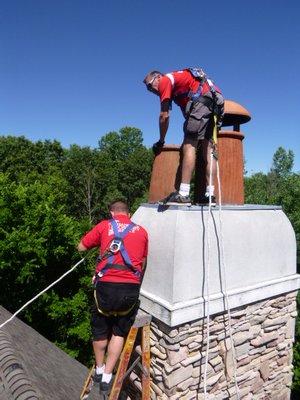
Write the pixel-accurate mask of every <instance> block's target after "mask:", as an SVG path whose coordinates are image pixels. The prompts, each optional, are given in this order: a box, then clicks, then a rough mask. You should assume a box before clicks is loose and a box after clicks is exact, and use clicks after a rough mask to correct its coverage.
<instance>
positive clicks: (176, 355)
mask: <svg viewBox="0 0 300 400" xmlns="http://www.w3.org/2000/svg"><path fill="white" fill-rule="evenodd" d="M188 354H189V353H188V349H187V347H180V348H179V349H178V350H177V351H173V350H171V349H170V350H169V349H167V356H168V362H169V364H170V365H172V366H173V365H176V364H178V363H180V362H181V361H183V360H185V359H186V358H187V357H188Z"/></svg>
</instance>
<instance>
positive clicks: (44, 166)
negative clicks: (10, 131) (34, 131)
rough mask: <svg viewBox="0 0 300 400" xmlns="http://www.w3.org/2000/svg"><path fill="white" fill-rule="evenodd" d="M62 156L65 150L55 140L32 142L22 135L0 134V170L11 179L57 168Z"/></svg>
mask: <svg viewBox="0 0 300 400" xmlns="http://www.w3.org/2000/svg"><path fill="white" fill-rule="evenodd" d="M64 157H65V151H64V150H63V148H62V147H61V145H60V143H59V142H58V141H56V140H54V141H50V140H45V141H38V142H36V143H33V142H31V141H30V140H28V139H26V138H25V137H24V136H19V137H15V136H0V171H1V172H6V173H8V174H9V176H10V178H11V179H18V178H19V176H20V174H23V175H27V174H29V173H30V172H36V173H38V174H42V173H45V172H47V171H50V170H53V169H56V168H59V167H60V166H61V165H62V164H61V163H62V161H63V160H64Z"/></svg>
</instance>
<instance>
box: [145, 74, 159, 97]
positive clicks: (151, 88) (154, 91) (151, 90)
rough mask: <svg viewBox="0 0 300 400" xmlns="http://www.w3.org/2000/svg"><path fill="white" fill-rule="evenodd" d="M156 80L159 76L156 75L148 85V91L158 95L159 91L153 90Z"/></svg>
mask: <svg viewBox="0 0 300 400" xmlns="http://www.w3.org/2000/svg"><path fill="white" fill-rule="evenodd" d="M156 78H158V75H155V76H154V77H153V78H152V79H151V81H149V82H148V83H147V84H146V87H147V90H149V92H153V93H157V90H155V89H153V87H152V83H153V82H154V81H155V79H156Z"/></svg>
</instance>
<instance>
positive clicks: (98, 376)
mask: <svg viewBox="0 0 300 400" xmlns="http://www.w3.org/2000/svg"><path fill="white" fill-rule="evenodd" d="M93 381H94V382H95V383H100V382H101V381H102V374H97V372H96V371H95V374H94V376H93Z"/></svg>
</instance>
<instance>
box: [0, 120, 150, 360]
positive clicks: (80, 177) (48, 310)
mask: <svg viewBox="0 0 300 400" xmlns="http://www.w3.org/2000/svg"><path fill="white" fill-rule="evenodd" d="M151 163H152V154H151V152H150V150H148V149H146V148H145V147H144V146H143V139H142V133H141V131H140V130H139V129H137V128H131V127H125V128H122V129H121V130H120V131H119V132H110V133H108V134H107V135H105V136H103V137H102V138H101V140H100V141H99V147H98V148H96V149H91V148H90V147H80V146H78V145H72V146H71V147H70V148H69V149H63V148H62V147H61V145H60V143H59V142H57V141H53V142H51V141H44V142H42V141H38V142H36V143H33V142H31V141H29V140H28V139H26V138H25V137H23V136H21V137H13V136H6V137H4V136H2V137H0V277H1V291H0V302H1V305H3V306H4V307H6V308H7V309H8V310H10V311H11V312H15V311H16V310H17V309H19V308H20V307H21V306H22V305H23V304H25V303H26V302H27V301H28V300H29V299H31V298H33V297H34V296H35V295H36V294H37V293H39V292H40V291H41V290H43V289H44V288H45V287H47V286H48V285H49V284H50V283H52V282H53V281H55V280H56V279H58V277H59V276H61V275H62V274H63V273H64V272H66V271H67V270H69V269H70V267H71V266H72V265H74V264H75V263H76V262H77V261H78V260H80V258H81V255H79V254H78V252H77V251H76V247H75V246H76V244H77V242H78V241H79V239H80V237H81V236H82V235H83V233H84V232H85V231H87V230H88V229H90V227H91V225H92V224H94V223H96V222H97V221H98V220H99V219H102V218H103V217H106V216H107V211H108V210H107V204H108V202H109V201H111V200H112V199H113V198H114V197H123V198H125V199H127V200H128V202H129V205H130V207H131V211H135V209H136V208H137V207H138V205H139V204H140V203H141V202H142V201H143V200H145V198H146V195H147V189H148V186H149V179H150V171H151ZM95 258H96V252H89V254H88V255H87V256H86V259H85V262H84V264H81V265H80V266H79V267H78V269H76V270H75V271H74V272H72V274H70V275H68V276H67V277H66V278H65V279H64V280H63V281H61V282H59V283H58V284H57V285H56V286H55V287H54V288H53V289H51V290H50V291H48V292H47V293H46V294H44V295H42V296H41V297H39V298H38V299H37V300H36V301H35V302H34V303H32V304H31V305H30V307H28V308H27V309H26V310H24V312H23V313H22V318H24V319H25V320H26V321H28V322H30V324H31V325H32V326H33V327H34V328H35V329H37V330H38V331H39V332H40V333H41V334H43V335H44V336H46V337H47V338H48V339H50V340H51V341H53V342H55V343H56V344H57V345H58V346H60V347H61V348H62V349H63V350H65V351H67V352H68V353H69V354H71V355H72V356H74V357H76V358H78V359H79V360H80V361H82V362H86V363H88V362H89V358H90V357H91V354H92V351H91V346H90V328H89V318H90V317H89V310H90V305H91V301H92V287H91V277H92V274H93V272H94V264H95Z"/></svg>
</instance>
